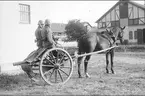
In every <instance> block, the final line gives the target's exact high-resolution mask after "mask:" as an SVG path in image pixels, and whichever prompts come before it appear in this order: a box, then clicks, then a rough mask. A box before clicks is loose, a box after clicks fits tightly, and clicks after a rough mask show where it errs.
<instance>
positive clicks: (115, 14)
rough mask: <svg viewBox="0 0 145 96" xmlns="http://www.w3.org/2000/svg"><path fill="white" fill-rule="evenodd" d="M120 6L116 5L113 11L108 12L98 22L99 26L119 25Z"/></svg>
mask: <svg viewBox="0 0 145 96" xmlns="http://www.w3.org/2000/svg"><path fill="white" fill-rule="evenodd" d="M119 19H120V14H119V6H116V7H115V8H114V9H113V10H112V11H110V12H109V13H108V14H106V15H105V16H104V17H103V18H102V19H101V20H100V21H99V23H98V27H99V28H106V27H112V26H119Z"/></svg>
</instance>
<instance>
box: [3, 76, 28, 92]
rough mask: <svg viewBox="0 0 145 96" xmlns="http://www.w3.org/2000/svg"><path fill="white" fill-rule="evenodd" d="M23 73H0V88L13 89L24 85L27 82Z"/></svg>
mask: <svg viewBox="0 0 145 96" xmlns="http://www.w3.org/2000/svg"><path fill="white" fill-rule="evenodd" d="M27 78H28V77H27V76H26V75H25V74H19V75H8V74H0V90H13V89H15V88H16V87H21V86H24V85H25V84H26V82H27V83H29V82H28V81H29V80H28V79H27Z"/></svg>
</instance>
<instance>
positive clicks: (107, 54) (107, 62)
mask: <svg viewBox="0 0 145 96" xmlns="http://www.w3.org/2000/svg"><path fill="white" fill-rule="evenodd" d="M108 56H109V52H107V53H106V73H109V70H108V64H109V60H108Z"/></svg>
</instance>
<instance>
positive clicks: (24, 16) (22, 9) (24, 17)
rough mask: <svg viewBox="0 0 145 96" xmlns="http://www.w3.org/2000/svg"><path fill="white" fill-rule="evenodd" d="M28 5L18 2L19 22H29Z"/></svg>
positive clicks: (29, 12)
mask: <svg viewBox="0 0 145 96" xmlns="http://www.w3.org/2000/svg"><path fill="white" fill-rule="evenodd" d="M30 10H31V9H30V5H28V4H22V3H19V14H20V21H19V23H20V24H31V11H30Z"/></svg>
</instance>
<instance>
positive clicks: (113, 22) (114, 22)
mask: <svg viewBox="0 0 145 96" xmlns="http://www.w3.org/2000/svg"><path fill="white" fill-rule="evenodd" d="M119 25H120V24H119V21H112V22H111V26H112V27H114V26H119Z"/></svg>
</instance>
